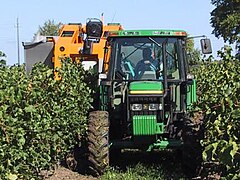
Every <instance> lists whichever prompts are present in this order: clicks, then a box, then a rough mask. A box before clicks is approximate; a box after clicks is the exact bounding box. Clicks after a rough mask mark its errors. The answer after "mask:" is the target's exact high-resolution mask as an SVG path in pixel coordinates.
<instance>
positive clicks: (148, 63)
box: [135, 48, 159, 79]
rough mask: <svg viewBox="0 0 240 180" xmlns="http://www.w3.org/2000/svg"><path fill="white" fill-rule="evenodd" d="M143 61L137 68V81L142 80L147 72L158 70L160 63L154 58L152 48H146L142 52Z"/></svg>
mask: <svg viewBox="0 0 240 180" xmlns="http://www.w3.org/2000/svg"><path fill="white" fill-rule="evenodd" d="M142 56H143V59H142V60H140V61H139V62H138V63H137V65H136V67H135V74H136V77H135V79H141V77H142V75H143V74H144V72H145V71H154V72H156V71H157V70H158V66H159V62H158V61H157V60H154V59H153V58H152V50H151V49H150V48H145V49H143V51H142Z"/></svg>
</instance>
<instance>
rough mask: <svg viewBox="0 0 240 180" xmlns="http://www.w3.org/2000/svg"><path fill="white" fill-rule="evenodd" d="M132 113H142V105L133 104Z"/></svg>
mask: <svg viewBox="0 0 240 180" xmlns="http://www.w3.org/2000/svg"><path fill="white" fill-rule="evenodd" d="M131 110H132V111H141V110H142V104H132V105H131Z"/></svg>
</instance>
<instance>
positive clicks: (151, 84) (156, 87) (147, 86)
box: [129, 81, 163, 91]
mask: <svg viewBox="0 0 240 180" xmlns="http://www.w3.org/2000/svg"><path fill="white" fill-rule="evenodd" d="M129 90H130V91H149V90H150V91H162V90H163V84H162V82H159V81H140V82H132V83H131V84H130V86H129Z"/></svg>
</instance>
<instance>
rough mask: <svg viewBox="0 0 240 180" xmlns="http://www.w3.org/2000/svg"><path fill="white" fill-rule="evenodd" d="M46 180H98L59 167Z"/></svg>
mask: <svg viewBox="0 0 240 180" xmlns="http://www.w3.org/2000/svg"><path fill="white" fill-rule="evenodd" d="M46 180H98V178H94V177H92V176H87V175H82V174H79V173H78V172H74V171H71V170H70V169H67V168H65V167H63V166H59V167H58V168H57V169H56V170H55V172H54V173H53V174H52V175H51V176H50V177H48V178H46Z"/></svg>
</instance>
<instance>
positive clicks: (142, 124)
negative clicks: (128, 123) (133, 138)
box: [133, 115, 157, 135]
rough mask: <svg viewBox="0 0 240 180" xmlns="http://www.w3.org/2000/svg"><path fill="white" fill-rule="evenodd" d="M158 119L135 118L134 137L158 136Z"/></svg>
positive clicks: (150, 117) (153, 116) (148, 117)
mask: <svg viewBox="0 0 240 180" xmlns="http://www.w3.org/2000/svg"><path fill="white" fill-rule="evenodd" d="M156 123H157V118H156V116H155V115H150V116H149V115H148V116H133V134H134V135H154V134H156Z"/></svg>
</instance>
